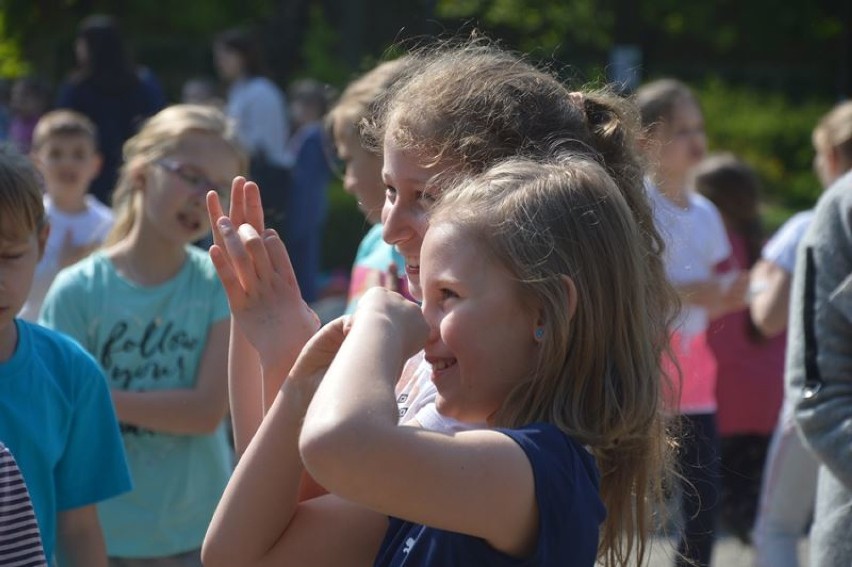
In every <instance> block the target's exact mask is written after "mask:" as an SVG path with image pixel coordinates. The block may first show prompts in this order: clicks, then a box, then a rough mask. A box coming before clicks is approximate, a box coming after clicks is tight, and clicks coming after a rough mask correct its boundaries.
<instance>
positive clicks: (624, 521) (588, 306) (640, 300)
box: [431, 155, 674, 566]
mask: <svg viewBox="0 0 852 567" xmlns="http://www.w3.org/2000/svg"><path fill="white" fill-rule="evenodd" d="M431 222H432V223H433V224H440V223H442V222H447V223H451V224H452V225H453V226H456V227H459V228H460V229H461V230H462V231H464V234H465V235H466V236H469V237H470V238H472V239H474V240H475V241H477V242H479V243H481V244H482V245H483V246H484V249H485V250H487V251H488V253H490V254H491V256H492V257H493V258H494V259H496V260H497V261H498V262H501V263H502V264H503V265H505V267H506V268H507V269H508V270H509V271H510V272H511V273H512V274H514V276H515V277H516V278H517V281H518V282H519V288H520V290H521V293H522V294H523V295H524V297H525V300H527V301H530V302H531V304H535V305H539V306H541V308H542V312H543V313H544V314H545V315H544V317H545V323H544V325H545V333H544V335H543V336H544V338H543V339H542V341H541V354H540V356H539V358H538V360H537V361H535V368H534V370H533V371H532V372H531V373H530V376H529V379H528V380H527V381H524V382H523V383H519V384H517V385H516V386H515V388H514V389H513V390H512V391H511V392H510V394H509V396H508V397H507V399H506V401H505V402H504V404H503V406H502V407H501V409H500V410H498V412H497V413H496V414H495V415H494V416H493V423H492V425H495V426H502V427H518V426H522V425H525V424H529V423H532V422H536V421H545V422H548V423H552V424H554V425H556V426H558V427H559V428H560V429H561V430H562V431H564V432H565V433H566V434H568V435H570V436H571V437H572V438H574V439H576V440H577V441H579V442H580V443H582V444H584V445H587V446H588V447H590V449H591V451H592V452H593V454H594V456H595V458H596V461H597V463H598V466H599V468H600V470H601V475H602V478H601V496H602V499H603V501H604V504H605V505H606V507H607V519H606V522H605V524H604V527H603V532H602V537H601V541H600V549H599V557H601V558H602V560H603V563H604V564H605V565H609V566H611V565H622V566H623V565H627V564H628V561H629V560H630V559H631V558H635V559H636V560H638V564H643V562H644V559H645V555H646V549H647V548H646V538H647V537H648V536H649V533H650V530H651V506H650V503H649V496H652V497H655V498H656V497H659V494H660V490H661V482H662V480H663V479H664V477H665V476H666V472H667V471H668V463H669V456H668V451H669V444H668V441H667V436H666V422H665V417H664V414H663V412H662V405H661V400H662V399H663V392H664V390H665V380H666V378H665V376H664V375H663V372H662V370H661V366H660V341H661V340H662V337H660V336H659V333H660V321H659V320H658V319H659V318H660V317H662V318H667V317H670V316H671V315H672V310H673V309H674V304H673V303H670V304H669V309H668V310H667V311H666V312H657V311H656V309H658V308H659V306H660V305H662V303H661V302H660V300H659V298H660V297H661V296H662V297H664V298H665V297H670V296H671V295H672V291H671V286H670V284H669V283H668V281H667V280H666V278H665V277H664V275H663V274H661V273H655V272H651V271H649V270H648V269H647V262H648V260H649V258H648V256H647V249H646V248H645V246H644V244H643V236H642V228H641V227H640V226H639V225H638V223H637V222H636V218H635V215H634V214H633V211H632V210H631V208H630V206H629V205H628V203H627V200H626V199H625V198H624V196H623V194H622V192H621V191H620V190H619V188H618V186H617V185H616V183H615V181H614V180H613V178H612V177H611V176H610V175H609V174H608V173H607V172H606V171H605V170H604V169H603V168H602V167H601V166H600V165H599V164H598V163H597V162H596V161H594V160H591V159H589V158H588V157H587V156H578V155H562V156H560V157H558V158H556V159H554V160H551V161H549V162H542V161H532V160H525V159H511V160H508V161H505V162H503V163H501V164H499V165H497V166H495V167H493V168H491V169H489V170H487V171H486V172H485V173H483V174H482V175H480V176H478V177H474V178H472V180H469V181H467V182H463V183H462V184H461V185H460V186H457V187H456V188H453V189H452V190H450V191H448V192H446V193H445V194H444V196H443V197H442V198H441V200H440V201H439V204H438V206H437V208H436V210H435V211H434V213H433V216H432V219H431ZM565 275H567V276H569V277H570V278H571V280H572V281H573V283H574V286H575V287H576V291H577V307H576V311H575V313H574V315H573V317H572V316H571V312H570V306H569V302H570V299H569V292H568V290H567V288H566V286H565V285H564V281H563V276H565ZM532 302H535V303H532Z"/></svg>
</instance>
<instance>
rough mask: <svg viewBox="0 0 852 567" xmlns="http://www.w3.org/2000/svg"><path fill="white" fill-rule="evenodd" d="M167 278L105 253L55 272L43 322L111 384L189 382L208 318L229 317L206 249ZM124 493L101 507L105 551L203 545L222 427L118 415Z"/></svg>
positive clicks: (223, 467)
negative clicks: (119, 268)
mask: <svg viewBox="0 0 852 567" xmlns="http://www.w3.org/2000/svg"><path fill="white" fill-rule="evenodd" d="M187 254H188V256H187V260H186V262H185V263H184V265H183V267H182V268H181V270H180V272H179V273H178V274H177V275H176V276H175V277H174V278H172V279H171V280H169V281H167V282H165V283H163V284H160V285H157V286H153V287H143V286H139V285H137V284H135V283H133V282H130V281H128V280H125V279H124V278H122V277H121V276H120V275H119V274H118V273H117V272H116V270H115V267H114V265H113V264H112V261H111V260H109V259H108V258H107V257H106V256H105V255H104V254H103V253H102V252H96V253H94V254H92V255H91V256H90V257H88V258H87V259H85V260H83V261H81V262H79V263H78V264H75V265H74V266H71V267H69V268H67V269H65V270H63V271H62V272H60V273H59V275H58V276H57V278H56V280H55V282H54V283H53V285H52V286H51V288H50V291H49V292H48V294H47V297H46V298H45V301H44V304H43V306H42V310H41V320H40V322H41V323H42V324H44V325H46V326H48V327H51V328H54V329H56V330H58V331H61V332H63V333H66V334H68V335H70V336H71V337H73V338H75V339H76V340H77V341H78V342H79V343H80V344H82V345H83V347H84V348H86V350H88V351H89V352H90V353H91V354H92V355H93V356H94V357H95V359H97V361H98V362H99V363H100V365H101V367H102V368H103V370H104V374H105V375H106V377H107V381H108V383H109V385H110V388H114V389H120V390H129V391H150V390H168V389H178V388H191V387H193V386H194V384H195V382H196V379H197V376H196V374H197V372H198V367H199V363H200V361H201V355H202V353H203V351H204V347H205V344H206V342H207V336H208V333H209V331H210V327H211V326H212V325H213V324H214V323H216V322H218V321H221V320H223V319H225V318H226V317H228V316H229V311H228V303H227V297H226V296H225V292H224V289H223V288H222V285H221V282H220V281H219V278H218V276H217V275H216V271H215V269H214V268H213V264H212V262H211V261H210V258H209V257H208V255H207V254H206V253H205V252H203V251H201V250H199V249H198V248H194V247H190V246H188V247H187ZM122 438H123V440H124V446H125V450H126V453H127V460H128V464H129V466H130V471H131V476H132V478H133V490H132V491H131V492H130V493H127V494H125V495H122V496H120V497H118V498H114V499H112V500H110V501H108V502H104V503H103V504H100V505H99V506H98V512H99V515H100V519H101V524H102V526H103V530H104V535H105V538H106V542H107V552H108V554H109V555H110V556H112V557H164V556H168V555H174V554H176V553H181V552H184V551H188V550H192V549H196V548H198V547H200V546H201V543H202V541H203V539H204V534H205V531H206V530H207V526H208V524H209V522H210V519H211V517H212V515H213V510H214V509H215V507H216V504H217V502H218V501H219V498H220V497H221V495H222V491H223V490H224V488H225V485H226V483H227V481H228V478H229V475H230V472H231V470H232V457H231V451H230V447H229V444H228V442H227V437H226V432H225V428H224V427H220V428H219V430H217V431H216V432H215V433H214V434H212V435H169V434H163V433H155V432H153V431H150V430H146V429H142V428H138V427H135V426H128V425H126V424H122Z"/></svg>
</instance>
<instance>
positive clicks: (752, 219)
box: [693, 154, 785, 543]
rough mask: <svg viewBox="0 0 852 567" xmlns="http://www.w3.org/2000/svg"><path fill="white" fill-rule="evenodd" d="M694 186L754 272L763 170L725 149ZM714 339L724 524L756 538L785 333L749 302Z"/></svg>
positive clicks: (715, 326) (713, 330) (723, 321)
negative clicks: (755, 316) (767, 330)
mask: <svg viewBox="0 0 852 567" xmlns="http://www.w3.org/2000/svg"><path fill="white" fill-rule="evenodd" d="M693 185H694V186H695V189H696V190H697V191H698V192H699V193H700V194H702V195H704V196H705V197H707V198H708V199H710V201H712V202H713V204H714V205H716V207H717V208H718V209H719V212H720V213H721V214H722V220H723V222H724V223H725V231H726V233H727V235H728V240H729V241H730V242H731V248H732V252H733V255H732V262H733V263H734V265H735V267H737V268H740V269H746V270H750V269H751V268H752V266H754V264H755V262H757V261H758V259H759V258H760V250H761V248H762V246H763V230H762V228H761V224H760V211H759V210H758V198H759V194H760V179H759V178H758V177H757V173H756V172H755V171H754V170H753V169H752V168H751V167H750V166H749V165H748V164H747V163H745V162H744V161H742V160H740V159H738V158H737V157H736V156H734V155H732V154H718V155H713V156H710V157H708V158H707V159H705V160H704V161H702V162H701V163H700V164H699V165H698V167H697V168H696V170H695V171H694V172H693ZM707 342H708V344H709V345H710V348H711V349H712V350H713V354H714V355H715V356H716V368H717V372H716V401H717V402H718V404H719V407H718V410H717V412H716V419H717V425H718V427H719V437H720V448H721V462H722V471H721V472H722V507H721V519H722V526H723V527H724V528H725V529H727V530H728V531H730V532H732V533H733V534H734V535H736V536H737V537H738V538H739V539H740V541H742V542H743V543H750V542H751V531H752V527H753V525H754V519H755V515H756V513H757V501H758V495H759V493H760V479H761V476H762V473H763V464H764V461H765V459H766V450H767V448H768V446H769V438H770V436H771V435H772V430H773V428H774V427H775V422H776V421H777V419H778V410H779V408H780V407H781V398H782V395H783V394H782V390H783V380H784V343H785V338H784V337H783V336H775V337H772V338H767V337H765V336H764V335H763V334H762V333H761V332H760V330H759V329H758V328H757V327H756V326H755V324H754V322H753V321H752V320H751V315H750V313H749V310H748V308H745V307H744V308H743V309H739V310H737V311H733V312H731V313H728V314H726V315H722V316H721V317H719V318H717V319H714V320H713V321H711V322H710V328H709V329H708V331H707Z"/></svg>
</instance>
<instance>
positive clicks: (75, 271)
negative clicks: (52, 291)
mask: <svg viewBox="0 0 852 567" xmlns="http://www.w3.org/2000/svg"><path fill="white" fill-rule="evenodd" d="M114 271H115V269H114V268H113V267H112V262H110V261H109V259H108V258H107V256H106V254H104V252H103V250H95V251H94V252H92V253H91V254H89V255H88V256H86V257H85V258H83V259H82V260H80V261H79V262H77V263H75V264H72V265H70V266H68V267H67V268H63V269H62V270H60V271H59V273H58V274H57V275H56V279H55V280H54V283H53V284H52V285H51V287H53V286H58V287H63V286H67V285H72V284H73V285H78V284H81V283H83V282H90V283H91V282H95V281H97V280H98V279H99V277H101V278H102V277H105V276H106V275H107V274H109V273H111V272H114Z"/></svg>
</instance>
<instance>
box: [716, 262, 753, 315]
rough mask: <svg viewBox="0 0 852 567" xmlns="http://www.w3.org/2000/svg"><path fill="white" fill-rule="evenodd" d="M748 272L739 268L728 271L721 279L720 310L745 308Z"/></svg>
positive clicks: (730, 310)
mask: <svg viewBox="0 0 852 567" xmlns="http://www.w3.org/2000/svg"><path fill="white" fill-rule="evenodd" d="M749 282H750V276H749V272H748V271H746V270H740V271H736V272H728V273H726V274H724V275H723V279H722V311H723V312H724V313H730V312H732V311H739V310H740V309H745V307H746V306H747V300H746V298H747V296H748V286H749Z"/></svg>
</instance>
